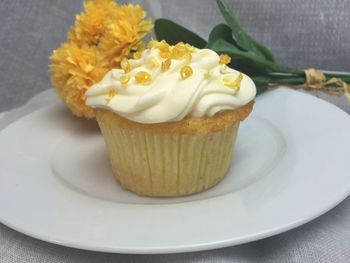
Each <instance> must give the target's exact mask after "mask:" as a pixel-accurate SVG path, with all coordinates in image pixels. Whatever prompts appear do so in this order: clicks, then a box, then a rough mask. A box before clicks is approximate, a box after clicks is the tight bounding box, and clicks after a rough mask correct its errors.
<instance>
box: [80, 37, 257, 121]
mask: <svg viewBox="0 0 350 263" xmlns="http://www.w3.org/2000/svg"><path fill="white" fill-rule="evenodd" d="M227 63H229V57H226V56H225V55H221V56H219V55H218V54H216V53H215V52H214V51H212V50H210V49H196V48H194V47H192V46H190V45H188V44H183V43H179V44H177V45H175V46H170V45H168V44H167V43H166V42H164V41H161V42H155V41H153V42H150V44H149V48H148V49H146V50H144V51H143V52H142V54H141V56H139V58H137V59H130V60H126V59H125V60H123V61H122V63H121V68H122V69H112V70H111V71H109V72H108V73H107V74H106V75H105V77H104V78H103V79H102V81H101V82H99V83H97V84H95V85H93V86H92V87H91V88H90V89H89V90H88V91H87V92H86V94H85V95H86V97H87V99H86V104H87V105H88V106H90V107H100V108H106V109H108V110H111V111H113V112H116V113H117V114H118V115H120V116H123V117H125V118H127V119H129V120H132V121H136V122H140V123H162V122H172V121H179V120H182V119H183V118H184V117H186V116H194V117H203V116H213V115H214V114H215V113H217V112H219V111H222V110H229V109H235V108H239V107H241V106H243V105H245V104H247V103H248V102H250V101H251V100H253V99H254V97H255V93H256V89H255V85H254V83H253V81H252V80H251V79H250V78H249V77H248V76H246V75H244V74H242V73H240V72H238V71H236V70H233V69H231V68H228V67H227V66H226V65H225V64H227Z"/></svg>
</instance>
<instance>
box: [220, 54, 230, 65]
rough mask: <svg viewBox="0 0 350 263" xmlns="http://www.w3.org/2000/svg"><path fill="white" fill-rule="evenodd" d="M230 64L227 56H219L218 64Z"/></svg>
mask: <svg viewBox="0 0 350 263" xmlns="http://www.w3.org/2000/svg"><path fill="white" fill-rule="evenodd" d="M230 62H231V58H230V56H229V55H227V54H221V55H220V61H219V63H220V64H224V65H227V64H229V63H230Z"/></svg>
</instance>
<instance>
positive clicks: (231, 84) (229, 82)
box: [223, 73, 243, 91]
mask: <svg viewBox="0 0 350 263" xmlns="http://www.w3.org/2000/svg"><path fill="white" fill-rule="evenodd" d="M242 79H243V75H242V73H239V75H238V77H237V78H236V79H232V76H225V77H224V78H223V83H224V85H225V86H226V87H228V88H231V89H233V90H234V91H239V90H240V85H241V81H242Z"/></svg>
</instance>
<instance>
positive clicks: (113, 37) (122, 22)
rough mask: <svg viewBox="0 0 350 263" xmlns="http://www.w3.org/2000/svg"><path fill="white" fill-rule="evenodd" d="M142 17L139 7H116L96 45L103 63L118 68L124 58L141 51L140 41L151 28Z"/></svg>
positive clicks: (142, 12) (150, 24) (143, 13)
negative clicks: (101, 55)
mask: <svg viewBox="0 0 350 263" xmlns="http://www.w3.org/2000/svg"><path fill="white" fill-rule="evenodd" d="M144 17H145V11H144V10H143V9H142V7H141V6H140V5H131V4H129V5H121V6H118V8H117V9H116V10H115V12H113V15H112V16H111V17H110V18H109V20H108V22H107V25H106V27H105V28H104V32H103V34H102V37H101V39H100V43H99V44H98V48H99V50H101V53H102V54H103V56H104V57H103V63H105V64H109V65H110V67H119V65H120V62H121V60H122V59H123V58H124V57H128V56H129V55H130V53H132V52H137V51H140V50H142V49H143V43H142V42H140V39H142V38H143V37H144V36H145V35H146V34H147V33H149V32H150V31H151V30H152V28H153V24H152V22H151V20H149V19H144Z"/></svg>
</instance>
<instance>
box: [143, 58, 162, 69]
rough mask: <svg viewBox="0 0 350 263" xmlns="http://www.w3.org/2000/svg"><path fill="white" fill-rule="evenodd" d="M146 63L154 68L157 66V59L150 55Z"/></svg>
mask: <svg viewBox="0 0 350 263" xmlns="http://www.w3.org/2000/svg"><path fill="white" fill-rule="evenodd" d="M146 65H147V66H148V67H149V68H151V69H155V68H157V67H158V66H159V61H158V59H157V58H156V57H154V56H150V57H149V58H148V60H147V62H146Z"/></svg>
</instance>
